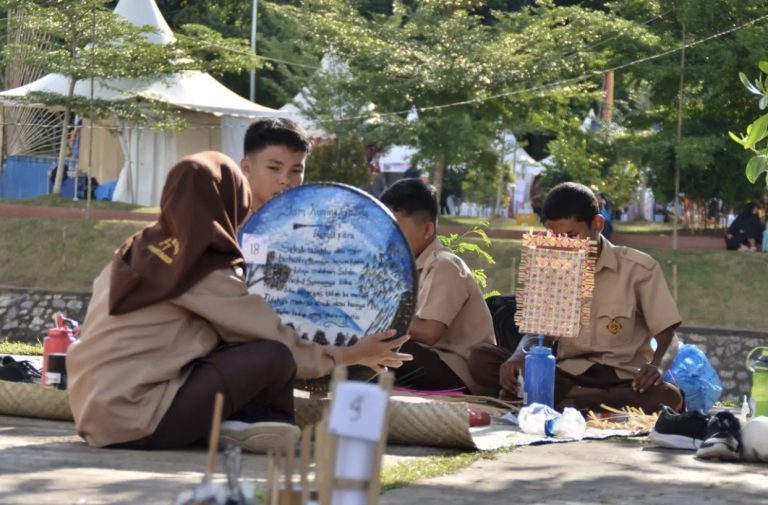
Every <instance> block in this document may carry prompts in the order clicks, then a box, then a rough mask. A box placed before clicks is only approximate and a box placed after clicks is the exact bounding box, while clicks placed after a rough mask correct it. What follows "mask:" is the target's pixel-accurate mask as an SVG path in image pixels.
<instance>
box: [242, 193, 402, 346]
mask: <svg viewBox="0 0 768 505" xmlns="http://www.w3.org/2000/svg"><path fill="white" fill-rule="evenodd" d="M249 235H250V236H249ZM238 238H239V241H240V244H241V245H242V244H243V240H244V238H246V239H248V242H249V243H260V244H262V245H263V246H265V247H266V254H264V251H262V254H261V255H255V254H249V253H247V252H246V251H244V253H245V256H246V260H249V258H250V259H251V260H253V261H258V262H259V263H254V262H249V263H248V267H247V283H248V290H249V292H250V293H254V294H259V295H262V296H264V298H265V299H266V300H267V302H268V303H269V304H270V305H271V306H272V307H273V308H274V309H275V311H276V312H277V313H279V314H280V315H281V317H282V319H283V321H284V322H285V323H287V324H291V325H292V326H293V327H294V328H296V330H297V331H298V333H299V335H301V336H302V338H305V339H308V340H313V341H315V342H318V343H321V344H325V345H351V344H353V343H354V342H356V341H357V340H358V339H359V338H361V337H363V336H365V335H370V334H373V333H377V332H380V331H384V330H386V329H388V328H396V329H398V333H399V334H402V333H404V332H405V331H406V330H407V328H408V325H409V324H410V320H411V317H412V316H413V313H414V310H415V295H416V270H415V264H414V260H413V256H412V254H411V252H410V249H409V247H408V243H407V242H406V240H405V237H404V236H403V234H402V232H401V231H400V228H399V227H398V226H397V222H396V221H395V219H394V217H393V216H392V214H391V213H390V212H389V210H387V208H386V207H384V206H383V205H382V204H381V203H380V202H379V201H378V200H376V199H374V198H373V197H371V196H370V195H368V194H367V193H364V192H362V191H360V190H358V189H355V188H352V187H350V186H345V185H342V184H330V183H323V184H307V185H305V186H300V187H298V188H294V189H292V190H290V191H287V192H285V193H283V194H281V195H278V196H277V197H275V198H273V199H272V200H270V201H269V202H267V203H266V204H265V205H264V206H263V207H262V208H260V209H259V210H258V211H257V212H256V213H254V215H253V216H251V218H250V219H249V220H248V221H247V222H246V224H245V225H244V226H243V227H242V229H241V231H240V233H239V236H238Z"/></svg>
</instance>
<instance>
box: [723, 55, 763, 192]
mask: <svg viewBox="0 0 768 505" xmlns="http://www.w3.org/2000/svg"><path fill="white" fill-rule="evenodd" d="M759 68H760V75H759V76H758V77H757V78H755V80H754V82H752V81H750V79H749V78H748V77H747V76H746V74H744V73H739V79H740V80H741V83H742V84H743V85H744V87H745V88H747V91H749V93H750V94H752V95H754V96H757V97H759V100H758V107H759V108H760V110H765V109H766V107H768V75H766V74H768V61H764V60H763V61H761V62H760V64H759ZM728 134H729V135H730V137H731V139H733V140H734V141H735V142H737V143H738V144H741V146H742V147H743V148H744V149H745V150H749V151H751V152H752V157H751V158H750V159H749V161H748V162H747V165H746V176H747V180H748V181H749V182H751V183H752V184H754V183H755V182H757V180H758V179H759V178H760V176H761V175H763V173H766V172H768V114H763V115H761V116H760V117H758V118H757V119H755V120H754V121H752V122H751V123H750V124H749V125H747V131H746V133H744V134H741V135H737V134H735V133H733V132H730V131H729V132H728Z"/></svg>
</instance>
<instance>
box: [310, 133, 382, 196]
mask: <svg viewBox="0 0 768 505" xmlns="http://www.w3.org/2000/svg"><path fill="white" fill-rule="evenodd" d="M305 174H306V175H305V177H306V180H307V182H343V183H344V184H349V185H350V186H355V187H361V186H365V185H366V184H368V183H369V182H370V179H371V173H370V170H369V169H368V160H367V158H366V156H365V147H364V146H363V144H361V143H360V142H359V141H357V140H354V139H346V140H341V139H336V140H335V141H333V142H330V143H328V144H323V145H319V146H317V147H315V148H313V149H312V152H311V153H310V155H309V158H308V159H307V168H306V172H305Z"/></svg>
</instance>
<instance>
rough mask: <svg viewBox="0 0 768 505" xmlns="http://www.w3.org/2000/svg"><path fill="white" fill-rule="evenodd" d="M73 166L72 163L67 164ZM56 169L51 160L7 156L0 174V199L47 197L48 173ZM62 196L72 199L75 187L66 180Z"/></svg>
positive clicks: (48, 190)
mask: <svg viewBox="0 0 768 505" xmlns="http://www.w3.org/2000/svg"><path fill="white" fill-rule="evenodd" d="M67 163H68V164H69V166H73V163H74V161H73V160H69V161H68V162H67ZM55 167H56V160H54V159H52V158H38V157H35V156H9V157H8V158H7V159H6V160H5V163H4V164H3V170H2V172H0V198H9V199H15V198H33V197H35V196H41V195H47V194H49V193H50V192H51V191H50V190H51V188H50V173H51V171H52V170H53V169H54V168H55ZM61 194H62V196H64V197H68V198H74V196H75V185H74V181H73V180H72V179H66V180H65V181H64V182H63V185H62V192H61Z"/></svg>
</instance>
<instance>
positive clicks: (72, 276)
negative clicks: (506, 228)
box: [0, 217, 768, 330]
mask: <svg viewBox="0 0 768 505" xmlns="http://www.w3.org/2000/svg"><path fill="white" fill-rule="evenodd" d="M146 225H147V223H146V222H139V221H95V220H87V219H45V218H10V217H7V218H1V219H0V237H2V240H0V283H2V284H8V285H14V286H27V287H38V288H44V289H51V290H61V291H88V290H90V288H91V283H92V281H93V279H94V278H95V277H96V275H98V273H99V272H100V271H101V269H102V268H103V267H104V265H106V264H107V262H108V261H109V260H110V259H111V257H112V254H113V252H114V250H115V249H116V248H117V247H118V246H119V245H120V244H121V243H122V242H123V241H124V240H125V239H126V238H127V237H129V236H130V235H131V234H133V233H135V232H136V231H138V230H140V229H141V228H143V227H144V226H146ZM520 247H521V245H520V241H519V240H503V239H495V240H493V243H492V245H491V247H490V248H489V249H488V252H490V253H491V255H492V256H493V257H494V259H495V260H496V264H495V265H487V264H484V262H483V261H482V260H481V259H480V258H479V257H477V256H475V255H473V254H472V253H467V254H466V255H465V258H464V259H465V260H466V261H467V263H468V264H469V265H470V267H472V268H484V269H485V271H486V274H487V276H488V287H487V291H492V290H497V291H499V292H500V293H511V292H513V282H514V280H515V279H516V275H517V271H516V266H517V265H518V264H519V260H520ZM645 252H647V253H649V254H650V255H651V256H653V257H654V258H656V260H657V261H658V262H659V263H660V264H661V267H662V269H663V271H664V274H665V275H666V277H667V282H668V283H669V285H670V289H671V286H672V265H673V263H677V265H678V292H679V301H678V306H679V308H680V312H681V313H682V315H683V321H684V324H686V325H688V326H705V327H725V328H743V329H755V330H768V320H766V318H765V317H764V316H763V310H764V296H765V293H764V292H765V286H768V254H739V253H734V252H728V251H714V250H678V251H673V250H671V249H647V250H645Z"/></svg>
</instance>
